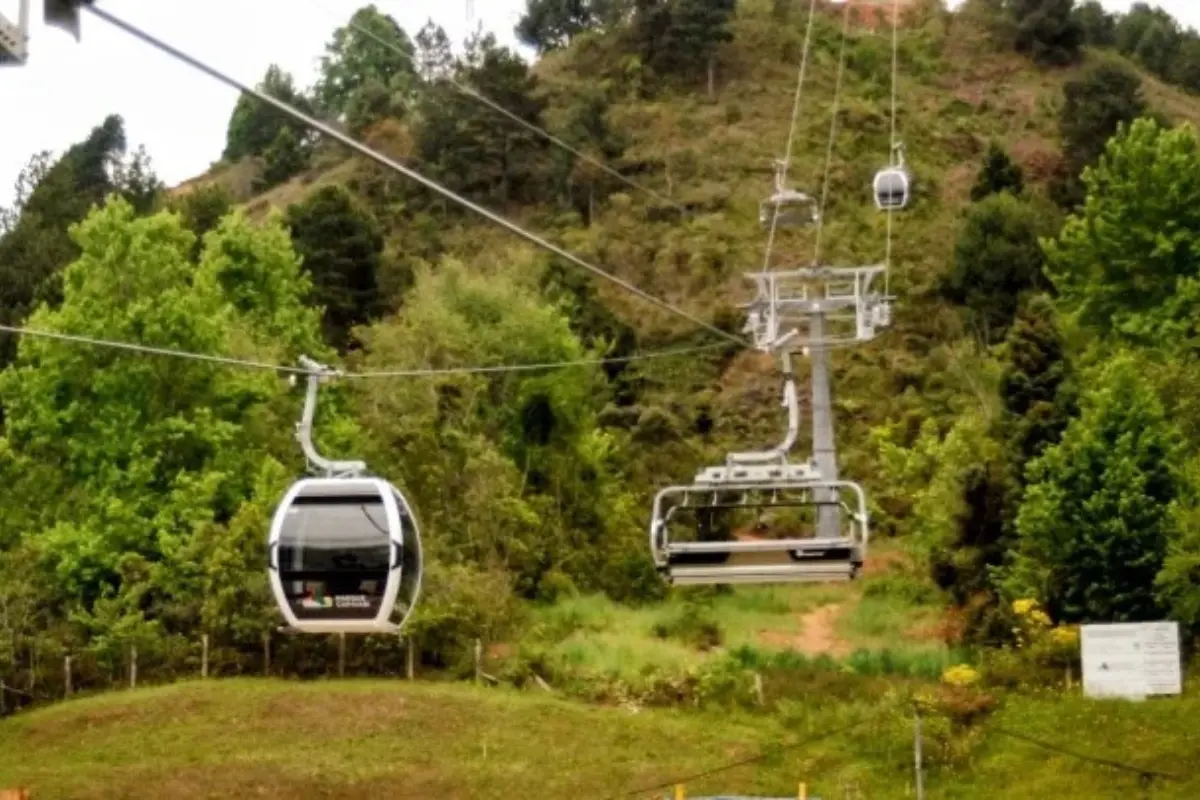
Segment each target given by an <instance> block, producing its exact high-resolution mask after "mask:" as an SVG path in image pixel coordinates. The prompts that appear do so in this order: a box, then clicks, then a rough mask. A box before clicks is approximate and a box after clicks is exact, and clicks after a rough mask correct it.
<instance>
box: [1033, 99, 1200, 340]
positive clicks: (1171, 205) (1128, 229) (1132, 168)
mask: <svg viewBox="0 0 1200 800" xmlns="http://www.w3.org/2000/svg"><path fill="white" fill-rule="evenodd" d="M1083 182H1084V185H1085V186H1086V190H1087V203H1086V204H1085V205H1084V206H1083V207H1082V208H1081V209H1080V210H1079V211H1078V212H1077V213H1076V214H1075V215H1074V216H1072V217H1071V218H1069V219H1068V220H1067V222H1066V224H1065V225H1064V226H1063V229H1062V232H1061V233H1060V234H1059V236H1058V238H1057V239H1056V240H1053V241H1050V242H1047V244H1046V255H1047V259H1048V263H1047V273H1048V275H1049V276H1050V279H1051V280H1052V282H1053V284H1054V286H1055V288H1056V290H1057V291H1058V293H1059V297H1060V300H1061V303H1062V306H1063V308H1064V309H1065V310H1067V311H1068V312H1070V313H1072V314H1074V315H1076V316H1077V317H1078V319H1079V321H1080V322H1081V323H1082V324H1083V325H1084V326H1086V327H1088V328H1090V329H1092V330H1095V331H1098V332H1100V333H1101V334H1102V335H1104V336H1106V337H1113V338H1116V339H1119V340H1123V341H1125V342H1130V343H1136V344H1140V345H1146V346H1150V347H1161V346H1168V347H1177V346H1194V342H1195V339H1196V336H1197V333H1198V329H1197V319H1198V316H1197V308H1200V306H1198V303H1200V233H1198V231H1200V141H1198V140H1197V136H1196V132H1195V130H1194V129H1192V128H1191V127H1190V126H1184V127H1181V128H1178V129H1174V130H1164V129H1162V128H1161V127H1159V125H1158V124H1157V123H1156V122H1154V121H1153V120H1149V119H1142V120H1138V121H1137V122H1135V123H1134V124H1133V126H1132V127H1130V128H1129V130H1128V131H1125V132H1123V133H1122V134H1121V135H1120V136H1118V137H1116V138H1114V139H1113V140H1112V141H1111V142H1110V143H1109V145H1108V150H1107V153H1106V155H1105V156H1104V158H1102V159H1101V160H1100V162H1099V163H1098V164H1097V165H1096V166H1095V167H1094V168H1090V169H1088V170H1087V171H1085V172H1084V175H1083Z"/></svg>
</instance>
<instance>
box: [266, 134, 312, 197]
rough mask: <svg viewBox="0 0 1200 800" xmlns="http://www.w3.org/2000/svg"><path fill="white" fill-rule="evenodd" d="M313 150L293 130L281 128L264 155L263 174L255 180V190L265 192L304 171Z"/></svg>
mask: <svg viewBox="0 0 1200 800" xmlns="http://www.w3.org/2000/svg"><path fill="white" fill-rule="evenodd" d="M310 157H311V150H310V148H308V147H307V146H306V145H305V142H304V141H303V140H302V139H298V138H296V134H295V133H293V132H292V129H291V128H280V130H279V134H278V135H277V136H276V137H275V141H273V142H271V145H270V147H268V148H267V149H266V151H265V152H264V153H263V168H262V174H260V175H259V176H258V177H256V178H255V179H254V190H255V191H256V192H265V191H266V190H267V189H270V188H272V187H275V186H278V185H279V184H281V183H284V182H285V181H288V180H290V179H292V178H293V177H295V176H296V175H298V174H300V173H301V172H303V171H304V169H305V167H307V166H308V162H309V158H310Z"/></svg>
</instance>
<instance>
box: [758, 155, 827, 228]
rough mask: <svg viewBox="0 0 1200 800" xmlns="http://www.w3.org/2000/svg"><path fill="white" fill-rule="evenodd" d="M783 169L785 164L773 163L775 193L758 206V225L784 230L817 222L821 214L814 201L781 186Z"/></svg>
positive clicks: (802, 193) (780, 162)
mask: <svg viewBox="0 0 1200 800" xmlns="http://www.w3.org/2000/svg"><path fill="white" fill-rule="evenodd" d="M785 167H786V163H785V162H783V161H776V162H775V191H774V192H773V193H772V194H771V196H770V197H768V198H767V199H766V200H763V201H762V202H761V203H760V204H759V206H758V221H759V223H760V224H762V225H764V226H767V227H770V226H771V225H772V224H775V225H777V226H781V227H785V228H797V227H801V226H804V225H811V224H815V223H817V222H819V221H820V219H821V212H820V210H819V208H818V204H817V201H816V199H815V198H813V197H810V196H809V195H807V194H805V193H804V192H801V191H797V190H795V189H789V188H787V187H786V186H784V185H783V171H784V168H785Z"/></svg>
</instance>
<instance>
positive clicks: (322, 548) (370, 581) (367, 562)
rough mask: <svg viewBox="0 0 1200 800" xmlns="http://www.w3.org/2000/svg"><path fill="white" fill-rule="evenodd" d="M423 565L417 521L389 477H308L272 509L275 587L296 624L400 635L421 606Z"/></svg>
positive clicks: (290, 621) (284, 610)
mask: <svg viewBox="0 0 1200 800" xmlns="http://www.w3.org/2000/svg"><path fill="white" fill-rule="evenodd" d="M421 567H422V563H421V540H420V534H419V532H418V530H417V523H416V519H415V518H414V517H413V514H412V511H411V510H410V509H409V506H408V503H407V501H405V499H404V496H403V495H402V494H400V492H399V491H397V490H396V488H395V487H394V486H392V485H391V484H389V483H388V482H387V481H384V480H381V479H379V478H306V479H304V480H301V481H299V482H297V483H296V484H294V485H293V486H292V487H291V489H290V490H288V493H287V494H286V495H285V496H284V498H283V501H282V502H281V503H280V504H279V507H278V508H277V509H276V511H275V517H274V519H273V520H272V523H271V536H270V578H271V587H272V589H273V590H274V592H275V600H276V602H277V603H278V605H279V610H280V611H281V612H282V614H283V616H284V619H286V620H287V622H288V625H289V626H290V627H291V628H293V629H296V630H299V631H303V632H308V633H380V632H384V633H386V632H395V631H397V630H399V629H400V627H401V626H402V625H403V624H404V621H405V620H406V619H407V617H408V615H409V613H410V612H411V611H412V609H413V607H414V606H415V605H416V602H417V596H418V594H419V593H420V589H421Z"/></svg>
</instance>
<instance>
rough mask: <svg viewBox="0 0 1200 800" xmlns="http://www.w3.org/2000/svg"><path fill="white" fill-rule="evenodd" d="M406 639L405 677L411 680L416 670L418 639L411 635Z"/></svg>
mask: <svg viewBox="0 0 1200 800" xmlns="http://www.w3.org/2000/svg"><path fill="white" fill-rule="evenodd" d="M404 641H405V645H404V677H405V678H408V679H409V680H410V681H411V680H412V679H413V674H414V673H415V672H416V661H417V655H416V651H417V641H416V639H414V638H413V637H411V636H409V637H407V638H406V639H405V640H404Z"/></svg>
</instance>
